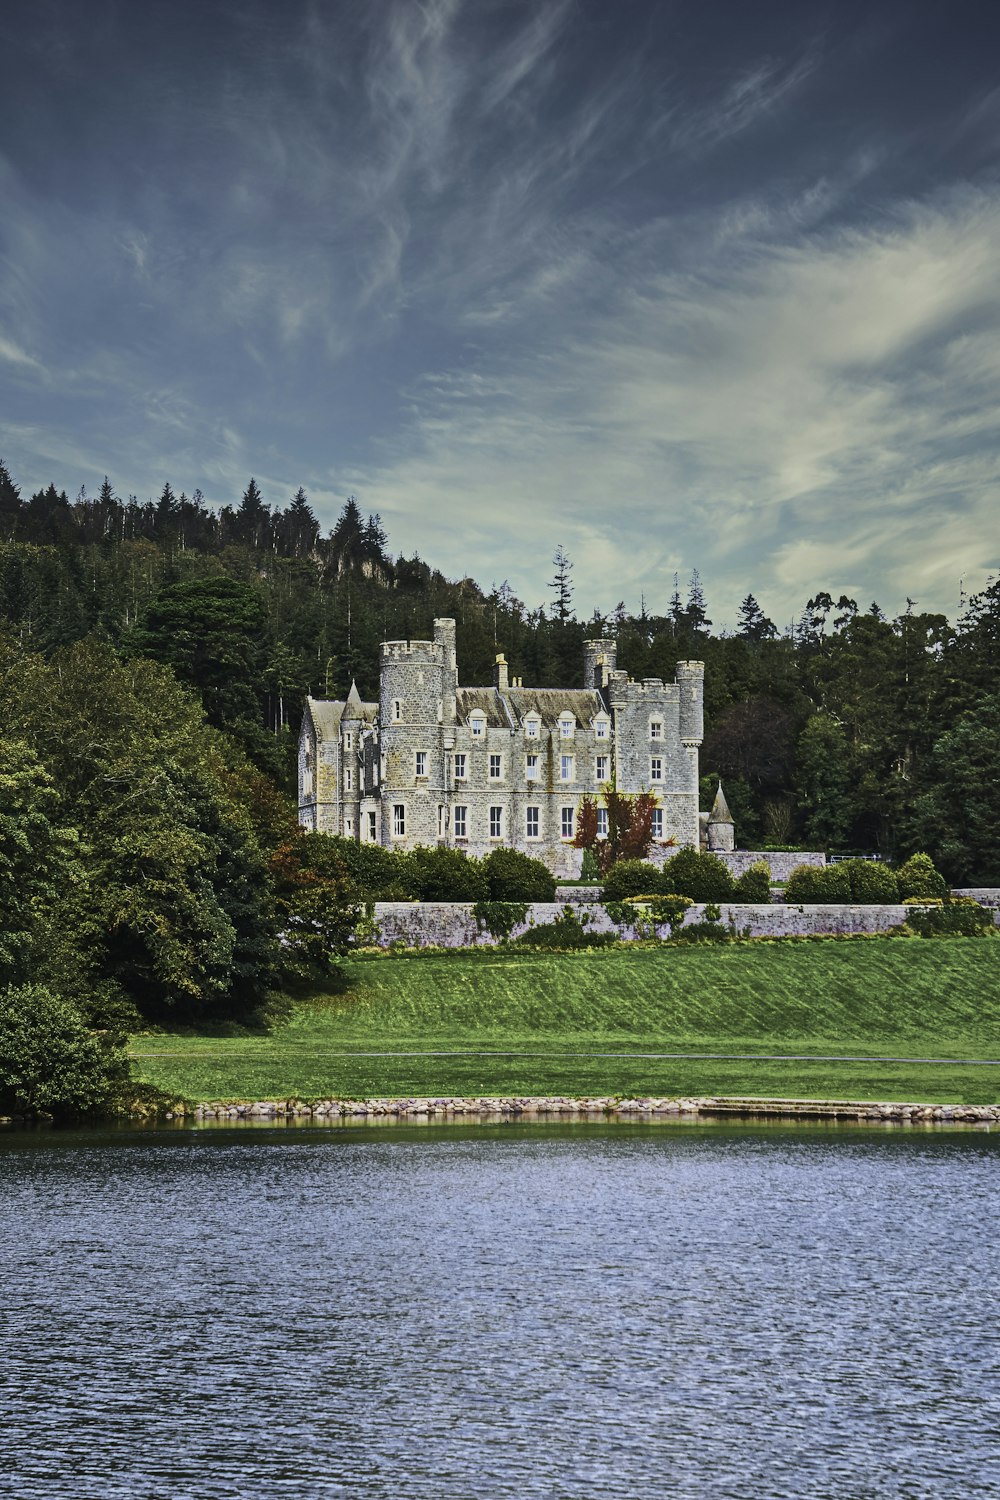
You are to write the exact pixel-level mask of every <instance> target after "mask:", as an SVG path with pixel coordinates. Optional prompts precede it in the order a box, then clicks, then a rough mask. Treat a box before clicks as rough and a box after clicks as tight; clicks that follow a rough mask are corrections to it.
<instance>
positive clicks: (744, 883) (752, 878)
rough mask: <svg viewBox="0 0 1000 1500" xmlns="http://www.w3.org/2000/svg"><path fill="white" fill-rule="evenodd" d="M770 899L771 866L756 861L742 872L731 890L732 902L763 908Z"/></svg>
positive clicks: (759, 860)
mask: <svg viewBox="0 0 1000 1500" xmlns="http://www.w3.org/2000/svg"><path fill="white" fill-rule="evenodd" d="M770 899H771V866H770V865H769V864H768V862H767V860H766V859H758V860H757V861H756V862H755V863H754V864H752V865H750V866H749V868H748V869H746V870H744V871H743V874H742V875H741V876H740V877H739V879H738V880H737V882H736V885H735V887H734V889H733V900H734V901H743V902H746V903H747V905H749V906H763V905H766V904H767V902H768V901H770Z"/></svg>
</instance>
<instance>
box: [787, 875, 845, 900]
mask: <svg viewBox="0 0 1000 1500" xmlns="http://www.w3.org/2000/svg"><path fill="white" fill-rule="evenodd" d="M785 901H786V902H787V903H788V904H789V905H790V906H850V905H851V877H850V873H849V871H848V870H847V869H846V867H845V866H844V865H796V866H795V869H794V870H793V871H792V873H791V874H790V875H789V877H788V884H787V885H786V886H785Z"/></svg>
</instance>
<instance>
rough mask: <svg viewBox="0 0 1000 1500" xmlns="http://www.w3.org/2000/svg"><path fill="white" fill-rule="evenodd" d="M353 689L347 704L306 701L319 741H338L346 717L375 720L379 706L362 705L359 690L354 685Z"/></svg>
mask: <svg viewBox="0 0 1000 1500" xmlns="http://www.w3.org/2000/svg"><path fill="white" fill-rule="evenodd" d="M351 687H352V691H351V693H350V695H349V696H348V699H347V702H346V703H344V702H341V701H340V699H335V698H307V699H306V705H307V707H308V709H309V714H310V717H311V718H312V721H313V726H314V728H315V730H316V737H317V739H321V740H332V739H336V738H337V737H338V735H339V734H340V723H341V720H342V719H343V718H344V717H345V716H346V717H347V718H348V719H364V720H365V721H366V722H368V723H372V722H373V721H374V720H375V718H376V716H377V714H378V704H377V703H362V701H361V698H360V697H359V696H358V690H357V688H356V687H354V685H353V683H352V684H351ZM348 710H349V711H348Z"/></svg>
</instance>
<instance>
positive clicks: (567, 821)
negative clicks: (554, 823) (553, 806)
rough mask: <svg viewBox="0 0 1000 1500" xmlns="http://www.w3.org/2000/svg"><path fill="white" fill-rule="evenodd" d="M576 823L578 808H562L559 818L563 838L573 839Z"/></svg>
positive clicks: (560, 833)
mask: <svg viewBox="0 0 1000 1500" xmlns="http://www.w3.org/2000/svg"><path fill="white" fill-rule="evenodd" d="M575 824H576V809H575V808H572V807H564V808H562V810H561V813H560V819H559V830H560V831H559V837H560V838H563V839H571V838H572V837H573V834H574V825H575Z"/></svg>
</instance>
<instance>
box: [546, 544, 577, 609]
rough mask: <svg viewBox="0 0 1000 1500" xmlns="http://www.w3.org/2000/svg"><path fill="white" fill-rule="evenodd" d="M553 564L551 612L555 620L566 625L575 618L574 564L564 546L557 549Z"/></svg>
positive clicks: (550, 586)
mask: <svg viewBox="0 0 1000 1500" xmlns="http://www.w3.org/2000/svg"><path fill="white" fill-rule="evenodd" d="M552 563H553V566H554V567H555V570H556V571H555V574H554V576H553V579H552V582H551V583H550V584H549V588H550V589H551V590H552V593H553V596H554V597H553V600H552V605H551V609H550V612H551V615H552V618H553V620H555V621H557V622H558V624H560V625H565V624H567V623H568V622H569V621H570V620H572V618H573V584H572V581H571V579H570V576H569V575H570V574H571V573H572V571H573V564H572V563H571V562H570V560H569V556H568V554H567V552H566V549H565V548H564V547H563V546H562V544H560V545H559V546H558V547H557V548H556V550H555V555H554V557H553V559H552Z"/></svg>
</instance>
